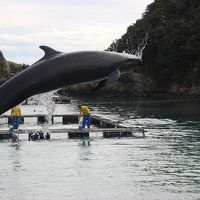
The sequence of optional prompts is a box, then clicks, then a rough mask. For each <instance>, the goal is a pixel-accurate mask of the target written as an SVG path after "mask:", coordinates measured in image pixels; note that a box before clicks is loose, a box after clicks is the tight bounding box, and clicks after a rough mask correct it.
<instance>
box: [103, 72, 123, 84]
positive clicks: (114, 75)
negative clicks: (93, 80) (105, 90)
mask: <svg viewBox="0 0 200 200" xmlns="http://www.w3.org/2000/svg"><path fill="white" fill-rule="evenodd" d="M119 77H120V71H119V69H116V70H115V71H113V72H112V73H111V74H110V75H109V76H108V79H107V81H106V83H105V85H106V86H109V85H112V84H113V83H114V82H116V81H117V80H118V79H119Z"/></svg>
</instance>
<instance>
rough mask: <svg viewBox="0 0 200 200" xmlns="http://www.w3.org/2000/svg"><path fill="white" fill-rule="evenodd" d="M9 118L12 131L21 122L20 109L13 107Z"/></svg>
mask: <svg viewBox="0 0 200 200" xmlns="http://www.w3.org/2000/svg"><path fill="white" fill-rule="evenodd" d="M11 117H12V124H13V129H18V127H19V123H20V120H21V109H20V107H19V106H15V107H13V108H12V109H11Z"/></svg>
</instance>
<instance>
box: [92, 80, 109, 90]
mask: <svg viewBox="0 0 200 200" xmlns="http://www.w3.org/2000/svg"><path fill="white" fill-rule="evenodd" d="M106 81H107V79H104V80H102V81H100V82H99V83H98V84H97V86H96V87H95V88H94V89H93V90H92V93H93V92H96V91H97V90H99V89H101V88H102V87H104V86H105V83H106Z"/></svg>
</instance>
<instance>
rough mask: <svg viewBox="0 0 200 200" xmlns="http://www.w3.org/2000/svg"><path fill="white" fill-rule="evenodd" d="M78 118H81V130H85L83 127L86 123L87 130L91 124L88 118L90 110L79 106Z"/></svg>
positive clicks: (84, 106)
mask: <svg viewBox="0 0 200 200" xmlns="http://www.w3.org/2000/svg"><path fill="white" fill-rule="evenodd" d="M79 109H80V117H81V116H82V117H83V122H82V127H81V128H82V129H85V125H86V122H87V128H90V124H91V117H90V109H89V108H88V106H86V105H80V106H79Z"/></svg>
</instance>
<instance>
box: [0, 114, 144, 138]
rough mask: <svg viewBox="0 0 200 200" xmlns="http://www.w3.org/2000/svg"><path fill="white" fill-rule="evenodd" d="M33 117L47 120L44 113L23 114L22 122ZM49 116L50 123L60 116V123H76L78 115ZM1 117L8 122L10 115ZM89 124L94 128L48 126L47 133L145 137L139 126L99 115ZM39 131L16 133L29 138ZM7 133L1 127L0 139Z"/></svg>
mask: <svg viewBox="0 0 200 200" xmlns="http://www.w3.org/2000/svg"><path fill="white" fill-rule="evenodd" d="M30 117H35V118H37V124H38V125H42V124H44V123H45V122H46V121H47V117H48V116H45V115H44V114H36V115H34V114H31V115H23V116H22V123H25V121H26V118H30ZM50 117H51V122H52V124H53V123H54V118H55V117H62V123H63V124H72V123H74V124H76V123H77V121H78V115H77V113H71V114H53V115H52V116H50ZM1 118H7V122H8V123H10V115H3V116H1ZM91 124H92V125H94V126H96V127H95V128H90V129H85V130H84V131H82V130H79V129H75V128H74V129H73V128H65V127H64V126H63V128H54V127H51V126H50V128H49V133H50V134H52V133H68V137H69V139H72V138H85V137H89V136H90V135H91V134H93V133H96V134H98V133H101V134H102V133H103V137H104V138H110V137H134V136H135V135H134V133H141V135H140V137H145V134H144V132H145V131H144V129H143V128H140V127H126V126H124V125H122V124H119V122H117V121H114V120H111V119H108V118H105V117H102V116H100V115H91ZM37 132H40V134H43V133H42V126H40V127H39V128H37V129H36V128H30V127H29V128H25V127H24V128H20V129H19V130H18V131H17V132H16V133H17V134H28V135H29V137H28V138H29V139H30V135H31V134H34V133H37ZM9 135H11V134H10V133H9V131H8V130H5V128H4V129H1V130H0V139H8V138H9Z"/></svg>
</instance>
